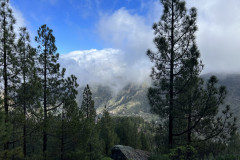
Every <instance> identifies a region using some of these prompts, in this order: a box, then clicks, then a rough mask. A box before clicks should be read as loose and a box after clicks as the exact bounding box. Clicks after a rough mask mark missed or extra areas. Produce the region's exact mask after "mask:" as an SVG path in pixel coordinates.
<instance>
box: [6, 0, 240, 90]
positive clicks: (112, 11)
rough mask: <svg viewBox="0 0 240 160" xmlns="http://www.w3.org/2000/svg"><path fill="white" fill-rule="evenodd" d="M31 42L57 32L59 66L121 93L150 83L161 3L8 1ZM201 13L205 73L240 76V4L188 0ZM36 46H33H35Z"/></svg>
mask: <svg viewBox="0 0 240 160" xmlns="http://www.w3.org/2000/svg"><path fill="white" fill-rule="evenodd" d="M10 3H11V6H12V7H13V10H14V12H15V17H16V19H17V21H18V24H17V26H23V25H24V26H27V28H28V29H29V31H30V34H31V36H32V39H33V38H34V36H35V35H36V33H37V29H38V28H39V27H40V26H41V25H42V24H47V25H48V26H49V27H50V28H52V29H53V31H54V32H53V33H54V36H55V37H56V45H57V47H58V52H59V53H60V62H61V65H62V66H63V67H65V68H67V72H68V73H69V74H75V75H77V77H78V80H79V83H80V84H86V83H101V84H108V85H110V86H114V87H115V88H116V89H117V90H118V89H119V88H121V87H123V86H124V85H125V84H126V83H129V82H138V83H143V82H145V81H146V79H148V80H149V74H150V71H151V66H152V65H153V64H151V63H150V61H149V58H148V57H147V56H146V54H145V53H146V50H147V49H148V48H150V49H154V48H155V47H154V45H153V43H152V40H153V38H154V35H153V30H152V24H153V23H154V22H157V21H159V18H160V17H161V15H162V6H161V4H160V0H10ZM186 4H187V8H188V9H189V8H190V7H192V6H194V7H196V8H197V10H198V20H197V25H198V28H199V31H198V32H197V35H196V36H197V39H196V40H197V44H198V47H199V50H200V52H201V59H202V60H203V64H204V65H205V66H204V71H203V73H209V72H220V73H222V72H226V73H230V72H234V73H239V72H240V63H239V60H240V36H239V35H240V0H228V1H227V2H226V0H186ZM33 45H34V43H33Z"/></svg>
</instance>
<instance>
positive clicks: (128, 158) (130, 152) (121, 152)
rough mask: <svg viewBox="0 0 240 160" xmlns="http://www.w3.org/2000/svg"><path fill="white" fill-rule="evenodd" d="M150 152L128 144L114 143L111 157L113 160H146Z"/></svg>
mask: <svg viewBox="0 0 240 160" xmlns="http://www.w3.org/2000/svg"><path fill="white" fill-rule="evenodd" d="M149 157H150V153H149V152H147V151H142V150H139V149H134V148H132V147H129V146H122V145H116V146H114V147H113V149H112V155H111V158H112V159H114V160H148V158H149Z"/></svg>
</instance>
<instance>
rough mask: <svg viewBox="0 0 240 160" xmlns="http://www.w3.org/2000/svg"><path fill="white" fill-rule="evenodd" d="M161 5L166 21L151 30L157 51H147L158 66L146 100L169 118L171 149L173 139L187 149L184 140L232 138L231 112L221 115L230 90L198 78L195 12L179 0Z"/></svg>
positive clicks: (154, 68) (163, 1) (233, 121)
mask: <svg viewBox="0 0 240 160" xmlns="http://www.w3.org/2000/svg"><path fill="white" fill-rule="evenodd" d="M161 2H162V4H163V6H164V13H163V16H162V18H161V20H160V22H158V23H156V24H154V25H153V29H154V30H155V34H156V35H157V36H156V38H155V39H154V43H155V45H156V47H157V49H158V52H156V53H154V52H152V51H150V50H148V52H147V55H148V56H149V57H150V59H151V61H152V62H154V63H155V66H154V67H153V69H152V74H151V77H152V79H153V80H154V84H153V87H151V88H150V89H149V93H148V98H149V101H150V105H151V107H152V110H153V111H154V112H155V113H157V114H159V115H160V116H161V117H162V118H168V121H167V122H168V133H169V135H168V140H169V147H170V148H171V147H172V146H173V144H174V143H173V140H176V141H178V142H175V144H186V141H185V138H186V137H187V144H191V142H192V138H193V137H195V138H196V139H198V140H201V141H203V140H209V139H212V138H214V139H217V138H220V137H221V139H222V138H225V137H229V136H230V134H231V133H232V132H234V131H235V128H236V127H235V121H236V120H235V118H233V117H232V114H231V113H230V107H229V106H226V108H225V109H224V110H222V114H221V115H220V116H218V115H217V114H218V112H219V107H220V106H221V105H223V104H224V99H225V97H226V88H225V87H223V86H220V87H219V88H218V87H216V85H217V79H216V77H214V76H213V77H211V78H210V79H209V81H208V82H207V83H206V87H205V84H204V81H203V80H202V79H201V78H200V77H199V76H200V72H201V71H202V68H203V65H202V62H201V61H200V60H199V57H200V53H199V51H198V49H197V45H196V42H195V33H196V31H197V26H196V17H197V12H196V9H195V8H192V9H190V11H189V12H187V10H186V8H185V2H184V1H180V0H162V1H161ZM185 135H186V137H185ZM173 137H176V138H173Z"/></svg>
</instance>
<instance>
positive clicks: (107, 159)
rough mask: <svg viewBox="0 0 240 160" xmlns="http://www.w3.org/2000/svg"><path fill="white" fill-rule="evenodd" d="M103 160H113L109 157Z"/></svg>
mask: <svg viewBox="0 0 240 160" xmlns="http://www.w3.org/2000/svg"><path fill="white" fill-rule="evenodd" d="M101 160H112V158H109V157H103V158H102V159H101Z"/></svg>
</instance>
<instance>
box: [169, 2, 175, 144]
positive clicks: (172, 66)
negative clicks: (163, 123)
mask: <svg viewBox="0 0 240 160" xmlns="http://www.w3.org/2000/svg"><path fill="white" fill-rule="evenodd" d="M173 7H174V6H173V1H172V24H171V26H172V28H171V57H170V58H171V61H170V89H169V95H170V99H169V135H168V136H169V137H168V138H169V142H168V143H169V148H172V145H173V87H174V86H173V78H174V77H173V68H174V55H173V54H174V39H173V38H174V35H173V34H174V12H173Z"/></svg>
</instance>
